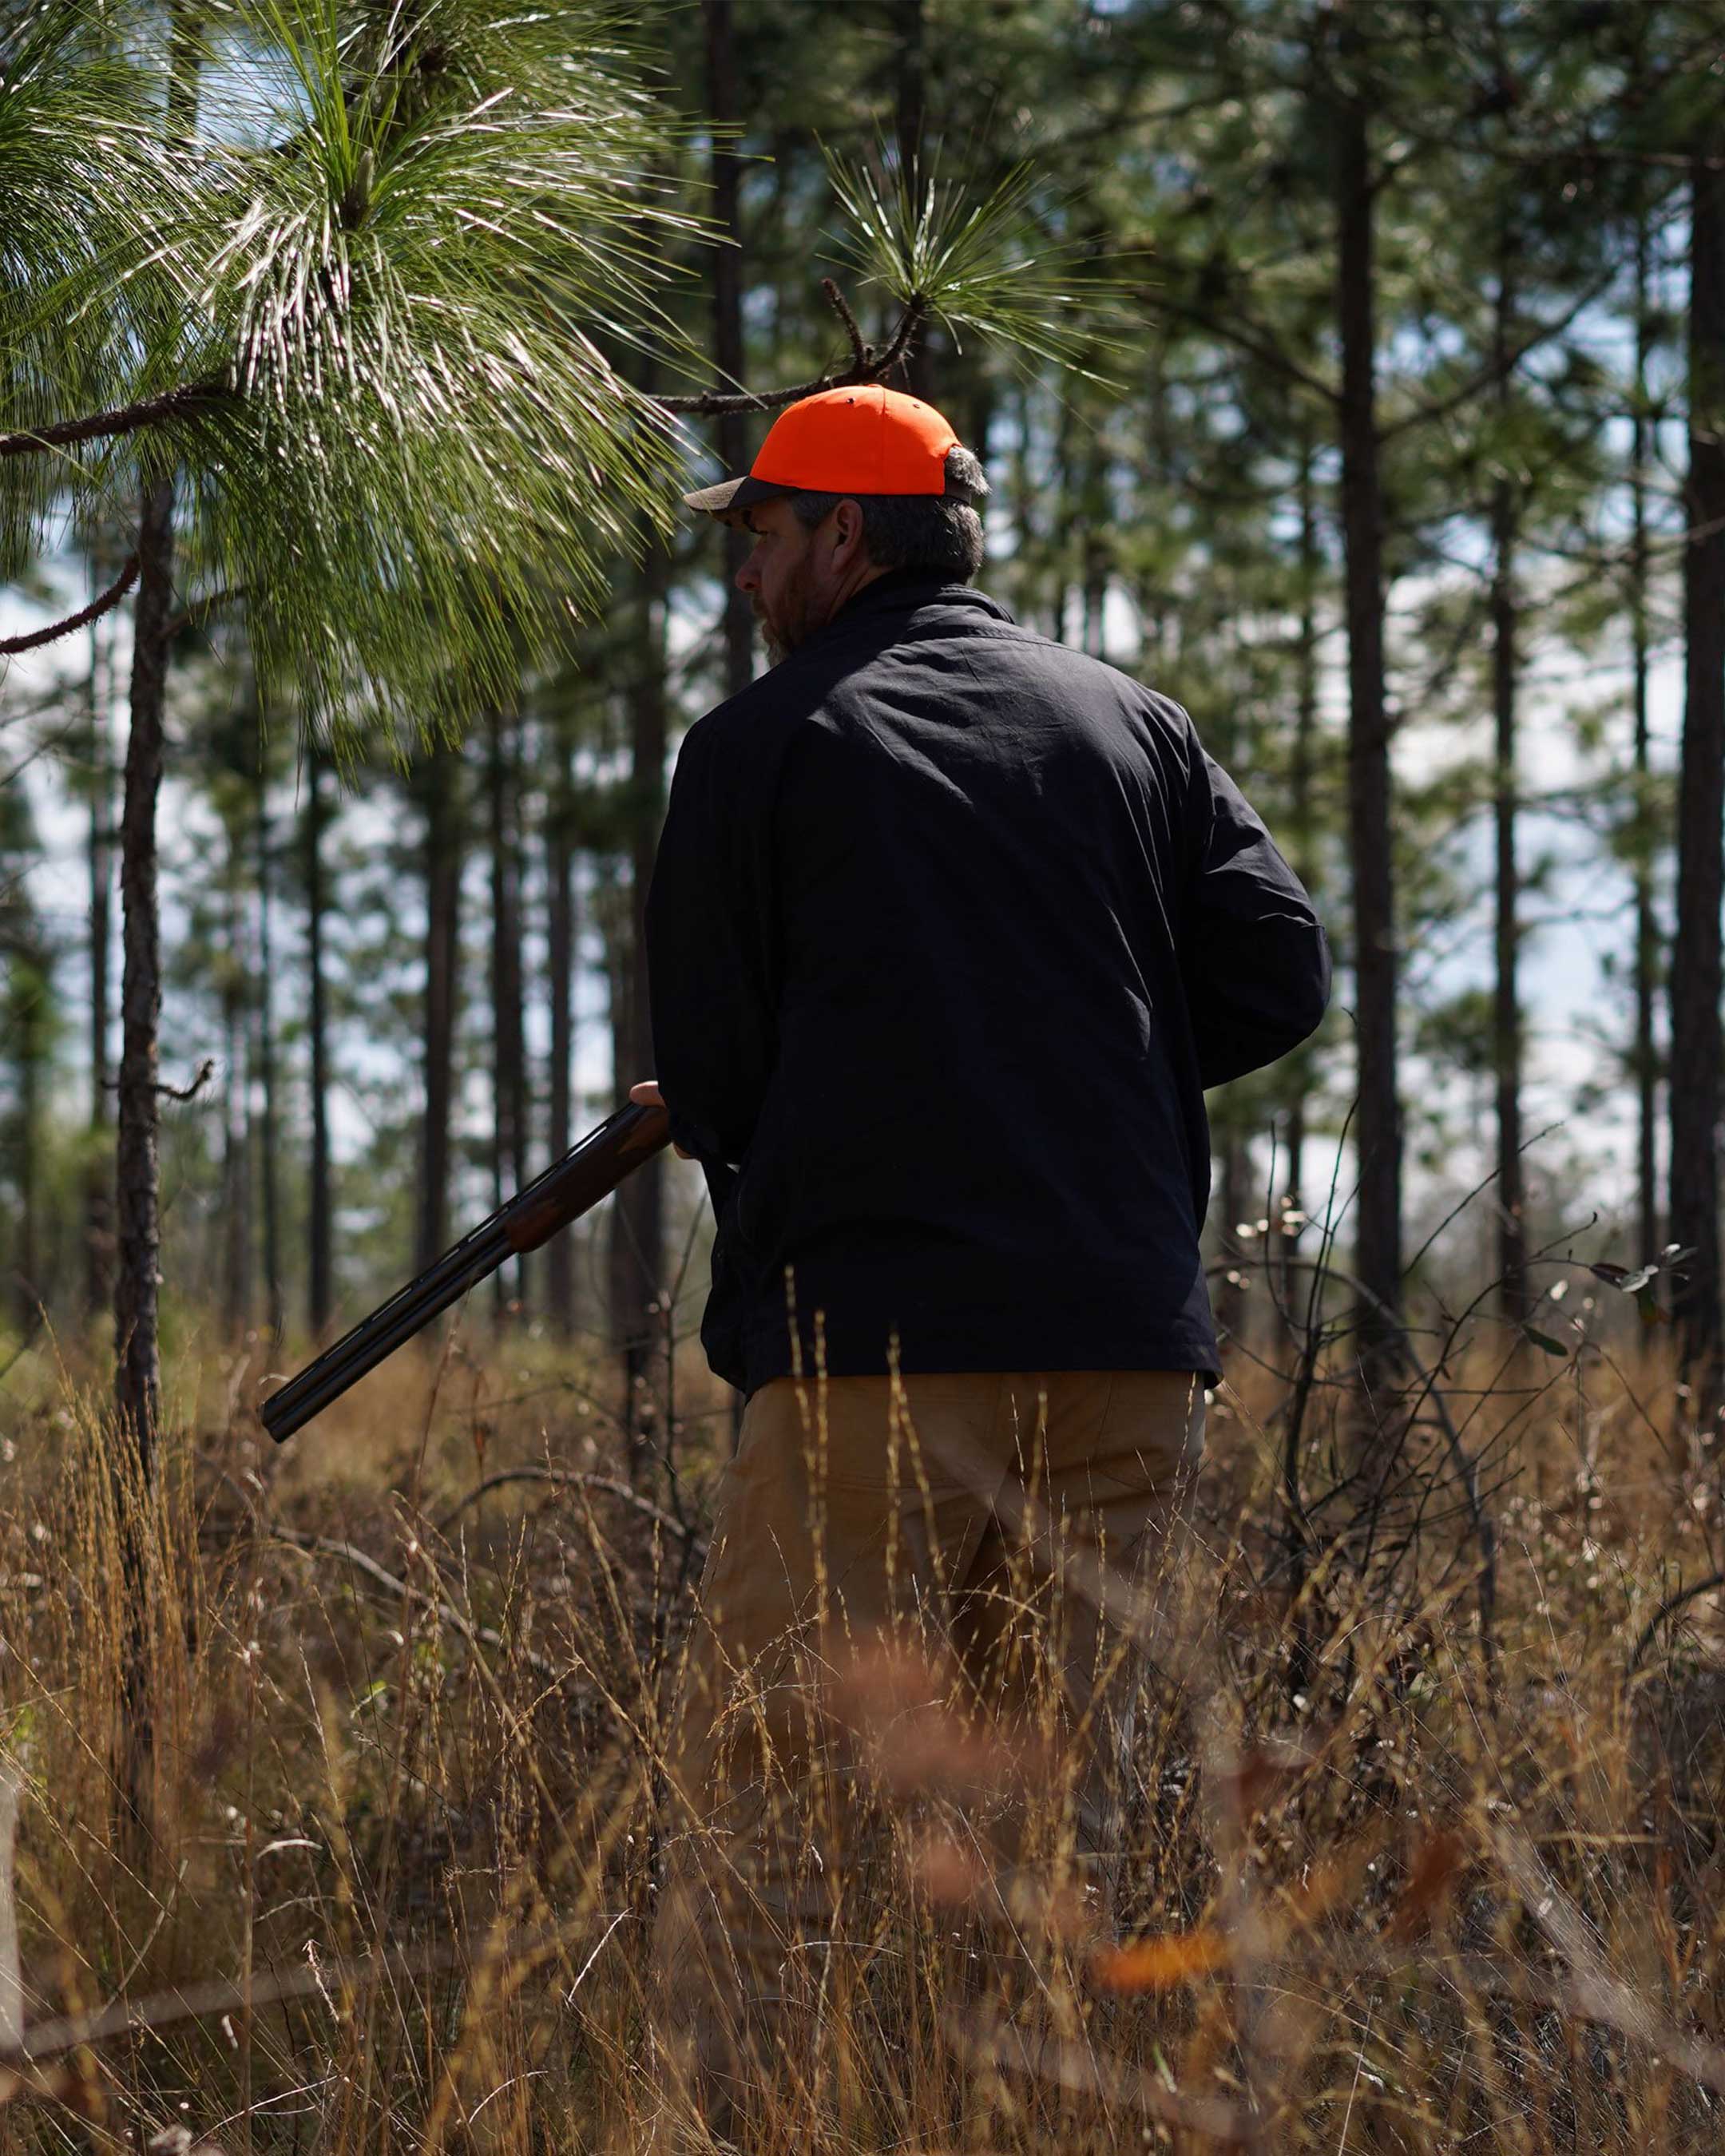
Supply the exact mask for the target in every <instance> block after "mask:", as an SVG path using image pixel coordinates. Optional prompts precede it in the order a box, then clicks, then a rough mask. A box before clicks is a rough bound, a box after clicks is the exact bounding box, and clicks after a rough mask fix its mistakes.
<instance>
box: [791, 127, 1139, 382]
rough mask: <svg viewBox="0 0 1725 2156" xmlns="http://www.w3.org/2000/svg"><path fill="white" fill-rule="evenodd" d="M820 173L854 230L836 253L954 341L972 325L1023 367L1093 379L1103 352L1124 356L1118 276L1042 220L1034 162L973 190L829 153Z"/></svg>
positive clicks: (1089, 249)
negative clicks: (887, 172) (886, 172)
mask: <svg viewBox="0 0 1725 2156" xmlns="http://www.w3.org/2000/svg"><path fill="white" fill-rule="evenodd" d="M827 170H828V173H829V177H830V178H831V181H832V186H833V193H834V196H835V197H836V198H837V200H838V203H839V207H840V208H841V209H842V210H843V211H844V213H845V217H846V219H847V221H848V223H849V226H850V236H849V237H848V238H847V239H846V240H845V241H844V242H843V243H841V259H843V260H845V261H847V262H849V263H850V264H851V265H852V266H853V267H855V269H859V270H860V271H861V272H862V273H863V275H865V276H867V277H869V278H870V279H871V280H873V281H874V282H875V283H877V284H879V285H882V286H883V287H884V288H885V289H886V290H887V291H889V292H891V294H892V295H893V296H894V298H895V299H896V300H897V301H898V302H899V304H900V305H901V306H904V307H914V308H916V309H918V310H919V311H922V312H925V313H927V314H928V315H929V316H932V318H933V320H935V321H937V322H940V323H942V324H943V325H944V326H945V327H946V328H947V330H948V331H950V332H951V333H952V338H953V341H954V343H955V344H956V345H961V346H962V340H963V333H964V332H965V331H971V332H973V333H974V334H976V335H978V336H982V337H984V338H987V339H988V340H989V341H992V342H993V343H996V344H998V345H999V346H1003V347H1004V348H1005V350H1006V351H1007V352H1009V353H1010V354H1012V355H1014V356H1015V357H1016V358H1017V360H1018V362H1019V364H1021V365H1023V366H1024V367H1029V364H1030V362H1033V361H1036V360H1040V361H1041V362H1044V363H1045V365H1050V366H1054V367H1062V368H1065V369H1068V370H1070V372H1073V373H1075V374H1078V375H1081V376H1082V377H1085V378H1086V379H1087V380H1090V381H1093V382H1102V381H1104V379H1105V377H1104V376H1103V375H1102V374H1101V372H1098V370H1097V366H1096V361H1097V358H1098V357H1099V355H1102V354H1110V355H1119V354H1122V353H1123V352H1124V351H1125V349H1126V347H1125V345H1124V343H1123V341H1122V338H1121V336H1120V334H1119V325H1120V323H1121V320H1122V298H1123V295H1124V293H1125V291H1126V289H1127V286H1126V283H1125V280H1122V278H1120V277H1118V276H1117V275H1108V274H1106V273H1105V272H1104V271H1103V270H1102V269H1099V268H1098V266H1097V264H1096V259H1095V249H1094V247H1093V245H1092V244H1090V243H1088V242H1086V241H1085V240H1083V239H1072V238H1062V237H1059V236H1055V235H1050V234H1049V233H1048V232H1047V231H1046V230H1045V229H1040V228H1039V223H1038V220H1037V216H1036V213H1037V210H1038V207H1039V202H1040V198H1043V197H1044V196H1045V192H1046V179H1045V175H1044V174H1043V173H1042V172H1040V170H1039V168H1038V167H1037V166H1036V165H1035V164H1034V162H1025V163H1024V164H1021V165H1019V166H1017V167H1014V169H1013V170H1012V171H1010V172H1008V173H1007V175H1006V177H1004V179H1002V180H1001V181H1000V182H999V183H998V184H997V185H996V186H995V187H993V189H992V190H991V191H990V192H989V193H987V194H986V195H984V196H982V197H981V198H978V196H977V195H976V194H975V193H973V191H972V190H971V189H970V188H969V187H968V186H967V185H966V184H965V182H963V180H961V179H952V180H945V179H942V178H941V177H938V176H937V175H936V174H928V175H926V176H925V175H923V174H922V172H920V171H919V170H918V168H916V167H906V166H904V165H903V164H899V165H898V166H896V167H895V169H894V172H893V173H892V175H891V177H888V178H886V179H885V180H883V179H882V178H880V177H878V176H877V175H876V174H875V172H871V171H870V170H869V168H868V167H866V166H865V165H863V164H860V163H858V162H852V161H850V160H849V159H846V158H845V157H839V156H838V155H836V154H829V157H828V158H827Z"/></svg>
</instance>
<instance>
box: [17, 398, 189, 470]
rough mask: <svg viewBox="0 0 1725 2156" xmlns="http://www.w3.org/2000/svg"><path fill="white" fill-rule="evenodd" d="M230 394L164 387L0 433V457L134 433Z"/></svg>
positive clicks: (184, 414)
mask: <svg viewBox="0 0 1725 2156" xmlns="http://www.w3.org/2000/svg"><path fill="white" fill-rule="evenodd" d="M231 394H232V392H231V391H229V390H228V388H227V386H226V385H225V384H224V383H223V382H186V383H183V384H182V386H181V387H180V388H177V389H165V390H163V391H162V394H161V395H160V396H159V397H146V398H141V400H140V401H139V402H138V403H136V404H121V405H117V406H116V408H115V409H114V410H113V411H111V412H92V413H90V415H89V417H88V418H83V419H58V420H56V421H55V422H54V425H53V426H51V427H42V428H39V429H24V430H23V432H21V433H18V434H0V457H21V456H26V455H28V454H30V453H31V452H32V451H33V450H39V449H71V448H74V447H75V446H76V444H78V443H80V442H100V441H106V440H111V439H113V438H114V436H116V435H117V434H136V433H137V432H138V430H139V429H141V428H143V427H159V426H162V425H164V424H165V423H167V421H169V420H170V419H186V418H192V417H193V415H194V414H196V413H199V412H203V411H207V410H208V408H210V406H212V405H213V404H219V403H225V402H226V400H227V399H228V397H229V396H230V395H231Z"/></svg>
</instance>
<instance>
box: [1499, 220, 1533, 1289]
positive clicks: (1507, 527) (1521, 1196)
mask: <svg viewBox="0 0 1725 2156" xmlns="http://www.w3.org/2000/svg"><path fill="white" fill-rule="evenodd" d="M1508 252H1509V242H1508V241H1507V239H1506V241H1505V243H1504V257H1505V259H1504V261H1503V263H1502V264H1501V265H1500V268H1499V274H1498V280H1497V305H1496V308H1495V310H1494V314H1493V322H1492V362H1493V365H1494V367H1495V368H1496V371H1497V403H1498V408H1499V412H1500V414H1502V413H1505V412H1506V411H1507V406H1508V403H1509V399H1510V378H1509V353H1510V349H1511V331H1512V316H1513V313H1514V306H1515V300H1514V295H1513V289H1512V283H1511V280H1510V275H1509V270H1508V266H1507V258H1508ZM1499 454H1500V455H1501V456H1507V454H1508V445H1507V442H1505V443H1503V444H1500V449H1499ZM1520 516H1521V511H1520V502H1519V499H1518V496H1517V488H1516V483H1515V481H1514V480H1513V479H1512V477H1511V476H1510V475H1508V474H1507V472H1505V473H1501V474H1500V475H1498V477H1497V480H1495V481H1494V483H1493V485H1492V489H1491V711H1492V719H1493V733H1494V743H1495V747H1494V756H1493V764H1492V773H1493V782H1492V802H1491V808H1492V830H1493V836H1494V839H1495V841H1496V855H1497V864H1496V865H1497V875H1496V908H1495V911H1496V918H1495V921H1494V924H1493V929H1494V933H1493V942H1494V946H1495V951H1496V957H1497V970H1496V977H1495V979H1494V981H1493V984H1492V997H1491V1038H1492V1050H1493V1063H1494V1067H1495V1071H1496V1076H1497V1281H1498V1289H1497V1293H1498V1305H1499V1307H1500V1309H1501V1310H1502V1313H1503V1315H1504V1317H1506V1318H1507V1319H1509V1320H1510V1321H1511V1322H1512V1323H1515V1322H1520V1321H1521V1320H1522V1318H1524V1317H1526V1316H1527V1188H1526V1178H1525V1176H1524V1174H1523V1171H1522V1005H1521V998H1520V995H1519V993H1517V978H1516V969H1517V960H1518V958H1519V957H1520V940H1521V930H1520V923H1519V918H1518V916H1519V911H1520V902H1521V883H1520V879H1519V876H1518V875H1517V867H1516V816H1517V807H1518V802H1517V784H1516V687H1517V666H1518V660H1517V630H1518V629H1519V626H1520V624H1519V619H1518V609H1517V594H1516V543H1517V536H1518V526H1519V524H1520Z"/></svg>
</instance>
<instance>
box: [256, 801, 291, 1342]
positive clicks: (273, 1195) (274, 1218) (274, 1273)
mask: <svg viewBox="0 0 1725 2156" xmlns="http://www.w3.org/2000/svg"><path fill="white" fill-rule="evenodd" d="M256 838H257V849H258V995H257V1009H258V1079H259V1095H260V1101H259V1106H260V1107H261V1110H262V1117H261V1130H260V1135H261V1137H262V1139H263V1147H262V1155H263V1157H262V1158H261V1159H260V1161H259V1164H258V1165H259V1189H260V1194H261V1197H262V1199H263V1213H264V1219H263V1229H264V1308H265V1310H266V1312H268V1315H269V1322H270V1342H271V1344H272V1346H279V1345H280V1341H281V1337H282V1335H283V1333H284V1332H285V1331H286V1330H287V1310H286V1305H285V1299H284V1296H283V1293H282V1284H281V1179H280V1168H279V1165H278V1162H277V1157H276V1132H277V1130H278V1128H279V1127H280V1125H279V1118H278V1116H277V1107H278V1102H277V1100H276V1075H277V1074H276V1068H275V951H274V949H273V947H272V937H271V929H272V927H273V921H272V914H273V910H274V909H273V903H272V901H273V897H274V891H273V886H274V884H275V863H274V861H273V860H272V859H271V856H270V803H269V796H268V791H267V785H266V781H265V778H264V773H263V772H262V771H259V773H258V799H257V830H256Z"/></svg>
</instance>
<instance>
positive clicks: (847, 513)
mask: <svg viewBox="0 0 1725 2156" xmlns="http://www.w3.org/2000/svg"><path fill="white" fill-rule="evenodd" d="M741 521H742V526H743V528H744V529H745V530H746V531H747V532H748V534H749V536H750V537H751V538H752V539H753V541H754V542H755V543H754V546H753V547H752V549H751V550H750V552H749V556H748V558H747V561H745V562H744V563H743V565H742V567H741V568H740V569H739V570H738V571H737V589H738V590H739V591H742V592H747V593H748V595H749V603H750V605H751V606H752V608H754V612H755V618H756V619H757V621H759V623H760V624H761V629H762V634H763V635H764V636H765V638H766V639H767V650H768V656H769V657H770V658H771V659H772V660H773V664H774V665H778V661H779V660H781V659H783V658H786V657H788V655H789V654H790V653H792V652H793V651H794V650H795V649H796V648H797V646H798V644H800V643H801V642H802V641H803V638H804V637H805V636H808V635H809V634H810V633H811V632H812V631H813V630H814V629H824V627H825V626H826V624H827V623H828V622H829V621H830V620H831V619H832V618H833V616H834V613H836V612H837V610H838V608H839V606H841V605H842V604H843V603H844V602H845V599H846V598H849V597H850V593H851V592H852V591H854V590H855V588H856V586H857V582H858V573H859V569H861V571H862V575H863V577H864V580H866V577H867V573H868V572H867V569H866V557H863V556H862V555H861V553H860V547H861V521H862V520H861V515H860V511H858V509H857V506H856V505H855V502H848V501H841V502H840V503H839V506H838V507H837V508H836V509H834V511H833V512H832V514H831V516H828V517H827V518H826V519H825V520H824V521H823V522H822V523H820V524H818V525H817V526H815V528H814V530H813V531H809V530H807V529H805V527H804V526H803V525H802V524H800V523H799V522H798V519H797V515H796V511H794V510H793V508H792V507H791V505H790V503H789V502H788V500H785V499H784V498H783V496H779V497H778V498H777V499H775V500H771V501H757V502H756V503H755V504H754V505H753V506H752V507H750V508H749V509H747V510H745V511H743V513H742V518H741Z"/></svg>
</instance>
